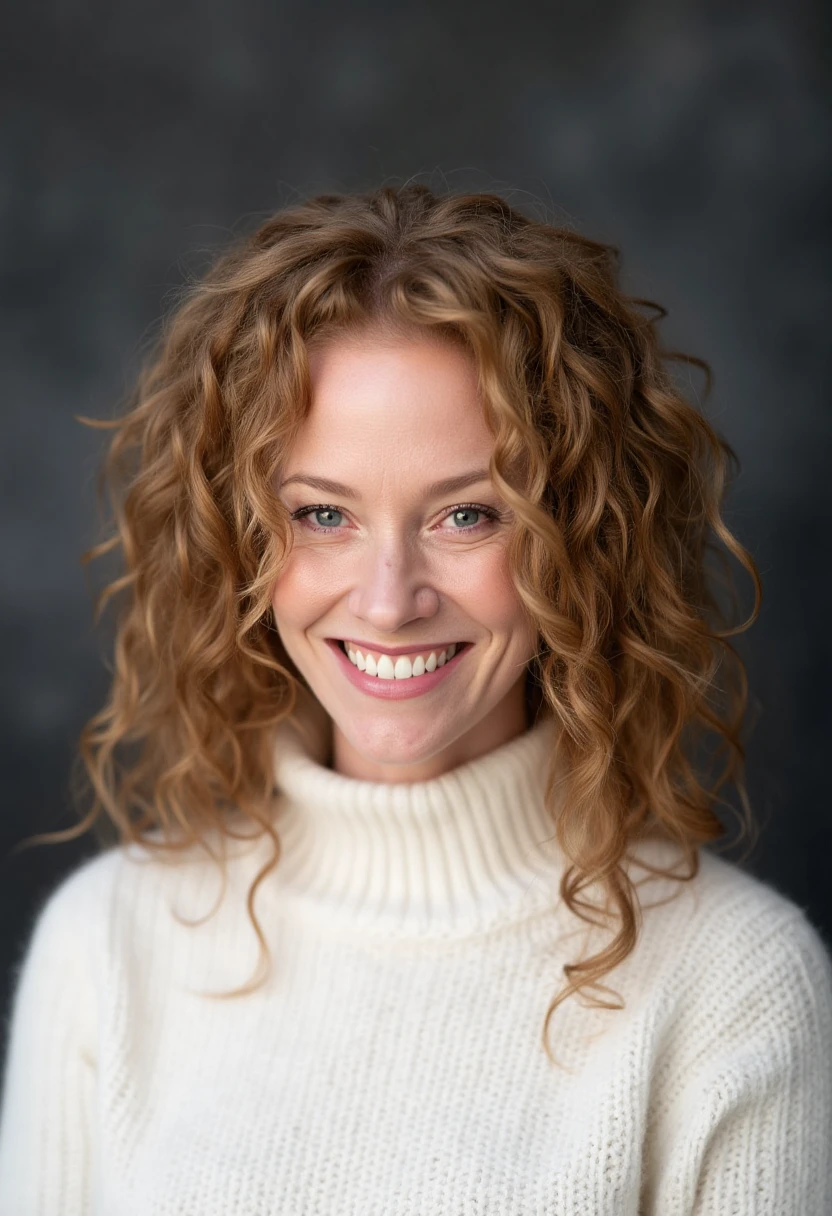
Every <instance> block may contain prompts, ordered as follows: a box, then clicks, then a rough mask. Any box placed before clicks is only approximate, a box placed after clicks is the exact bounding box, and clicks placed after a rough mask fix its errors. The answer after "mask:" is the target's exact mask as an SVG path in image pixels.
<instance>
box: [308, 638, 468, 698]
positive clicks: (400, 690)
mask: <svg viewBox="0 0 832 1216" xmlns="http://www.w3.org/2000/svg"><path fill="white" fill-rule="evenodd" d="M326 645H327V647H328V648H329V649H330V650H331V651H332V653H333V655H334V656H335V657H336V658H337V660H338V665H339V667H340V668H341V670H342V671H343V673H344V675H345V676H346V677H347V679H348V680H349V682H350V683H351V684H352V685H354V686H355V687H356V688H358V689H359V690H360V691H361V692H364V693H367V694H368V695H370V696H374V697H381V698H382V699H383V700H386V701H399V700H401V699H402V698H405V699H408V700H409V699H410V698H411V697H418V696H421V695H422V694H424V693H429V692H432V691H433V689H434V688H437V687H438V686H439V685H440V684H442V683H443V682H444V681H445V679H446V678H447V677H448V676H449V675H450V674H451V673H453V672H454V671H455V670H456V667H457V664H458V663H459V662H460V661H461V660H462V659H463V658H464V656H465V655H466V654H467V653H468V651H469V650H470V649H471V647H472V646H473V642H459V643H452V644H451V645H449V646H447V647H442V648H435V649H434V650H430V649H424V648H423V649H422V650H418V651H417V650H415V649H414V650H412V651H411V652H410V653H409V654H407V655H403V654H400V655H388V654H383V653H381V652H380V651H372V650H368V652H367V658H366V659H365V657H364V654H363V652H361V649H360V647H355V648H353V645H352V643H351V642H350V643H346V642H344V641H343V639H341V638H326ZM348 646H349V650H352V651H353V658H352V659H351V658H350V657H349V650H348V648H347V647H348ZM451 651H453V653H452V654H451V657H450V658H448V657H447V656H448V654H450V653H451ZM358 652H360V653H361V660H360V661H361V664H362V666H361V667H359V665H358V658H357V653H358ZM411 655H415V656H417V657H416V659H415V661H414V662H411ZM375 656H378V663H376V661H375ZM440 659H441V660H442V662H441V663H440V661H439V660H440Z"/></svg>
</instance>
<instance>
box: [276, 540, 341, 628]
mask: <svg viewBox="0 0 832 1216" xmlns="http://www.w3.org/2000/svg"><path fill="white" fill-rule="evenodd" d="M336 597H337V590H336V588H335V586H334V585H333V580H332V569H331V567H330V568H329V570H328V571H327V569H325V568H324V565H323V564H322V563H321V562H316V561H315V560H314V557H313V555H312V554H311V553H305V552H304V551H303V550H302V549H301V550H298V549H295V550H294V551H293V552H292V554H291V555H290V557H289V560H288V562H287V563H286V565H285V566H284V568H283V570H282V572H281V574H280V577H279V578H278V580H277V582H276V583H275V585H274V587H273V588H272V608H273V609H274V613H275V616H276V617H277V620H278V622H279V623H280V624H281V626H289V627H291V626H293V625H294V626H297V627H298V628H303V626H304V625H306V624H308V623H309V622H311V621H314V620H316V619H317V617H319V616H320V615H321V613H322V612H323V611H325V610H326V606H327V604H328V603H330V602H331V601H332V600H333V598H336Z"/></svg>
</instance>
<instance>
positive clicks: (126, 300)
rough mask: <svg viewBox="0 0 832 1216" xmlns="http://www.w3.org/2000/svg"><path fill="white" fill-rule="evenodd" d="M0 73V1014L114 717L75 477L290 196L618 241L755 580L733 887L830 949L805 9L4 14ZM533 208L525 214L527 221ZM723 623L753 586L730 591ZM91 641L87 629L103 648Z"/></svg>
mask: <svg viewBox="0 0 832 1216" xmlns="http://www.w3.org/2000/svg"><path fill="white" fill-rule="evenodd" d="M8 12H9V15H10V16H11V25H12V27H13V28H12V32H11V36H9V34H8V33H7V35H6V36H5V38H4V40H3V42H2V50H1V51H0V90H2V114H1V115H0V157H2V160H1V161H0V207H1V208H2V229H1V230H0V233H1V235H0V239H2V293H1V294H0V308H2V325H0V347H1V348H2V385H3V397H2V410H3V414H2V419H3V433H4V443H3V445H2V464H3V480H2V525H0V526H2V546H3V548H2V563H0V580H2V584H1V588H2V602H1V603H0V614H2V615H1V617H0V623H1V624H2V655H3V672H4V684H3V698H2V732H0V746H2V762H3V778H4V781H3V814H2V838H1V839H0V891H2V904H0V913H2V934H1V935H0V938H1V941H0V949H1V950H2V957H0V974H1V975H2V976H3V977H4V985H3V988H2V992H0V1002H2V1005H0V1011H2V1010H5V1008H6V1006H7V1001H8V994H9V985H10V982H11V978H12V975H13V972H12V970H11V967H12V965H13V963H14V961H15V960H16V959H17V958H19V955H20V950H21V949H22V945H23V942H24V939H25V937H26V935H27V933H28V931H29V927H30V924H31V918H32V916H33V915H34V909H35V907H36V905H37V903H38V901H39V900H40V899H41V898H42V897H43V896H44V895H45V894H46V892H47V891H48V890H49V889H50V888H51V887H52V886H53V885H54V883H55V882H56V881H57V880H58V879H59V877H60V876H61V875H62V874H63V873H65V872H66V871H67V870H68V869H69V868H71V867H72V866H74V865H75V864H76V862H77V861H78V860H79V859H80V857H81V856H83V855H86V853H88V852H89V851H90V850H91V846H90V844H89V843H88V842H82V843H79V844H76V845H72V846H69V845H61V846H47V847H44V848H39V849H36V850H31V851H28V852H26V853H24V854H22V855H20V856H18V857H15V858H13V859H9V858H8V856H7V854H8V851H9V849H10V848H11V846H12V845H13V844H14V843H15V842H16V841H18V840H19V839H20V838H21V837H22V836H24V835H26V834H28V833H30V832H33V831H38V830H46V829H49V828H55V827H61V826H63V827H65V826H67V825H69V824H70V823H71V822H73V820H72V819H71V817H70V813H69V810H68V805H69V797H68V783H69V771H70V764H71V761H72V757H73V754H74V752H75V740H76V735H77V732H78V731H79V729H80V727H81V725H82V724H83V722H84V721H85V720H86V719H87V718H88V717H89V715H91V714H92V713H93V712H94V711H96V710H97V709H98V708H99V707H100V706H101V704H102V702H103V699H104V696H105V691H106V687H107V680H108V676H107V671H106V667H105V664H106V662H107V649H108V644H109V640H110V633H109V631H108V628H107V625H106V623H105V625H103V626H101V627H99V630H98V632H96V631H95V630H94V628H93V625H92V589H94V588H95V587H98V586H100V585H101V584H102V581H103V576H104V574H105V573H107V571H108V569H110V568H108V567H107V566H106V565H105V564H104V563H102V562H98V563H94V564H93V575H92V583H91V584H90V586H89V587H88V583H87V576H86V575H85V573H84V571H83V569H82V567H81V565H80V563H79V555H80V553H81V552H82V551H83V550H84V549H85V548H86V547H87V546H89V545H91V544H92V543H93V542H94V541H95V540H96V539H98V522H97V516H96V508H95V497H94V475H95V471H96V469H97V466H98V458H99V452H100V450H101V445H102V436H101V435H100V434H99V433H97V432H93V431H91V430H89V429H88V428H85V427H83V426H81V425H80V424H79V423H78V422H76V421H75V420H74V419H73V414H75V413H82V414H88V415H92V416H95V417H105V416H108V415H109V414H110V413H111V411H112V409H113V407H114V404H115V403H116V402H117V401H118V400H119V399H121V398H122V397H123V395H124V392H125V390H126V388H127V387H128V386H129V384H130V381H131V377H132V375H133V374H134V372H135V369H136V366H137V361H138V358H139V355H140V352H141V350H142V348H143V345H144V344H145V343H146V340H147V337H148V335H149V334H151V333H152V332H153V326H154V325H155V322H156V319H157V318H158V316H159V315H160V313H161V312H162V310H163V309H164V308H165V307H166V306H167V303H168V302H169V299H170V293H171V291H172V289H174V288H176V287H177V286H178V285H179V284H180V283H181V281H182V275H183V269H184V268H185V266H190V265H191V261H192V259H193V257H194V256H203V254H197V251H206V250H211V249H213V248H216V247H217V246H218V245H219V244H221V243H222V242H223V241H224V240H226V239H227V237H228V236H229V234H230V233H231V232H232V230H235V229H238V228H239V226H240V224H241V223H242V224H243V225H245V226H248V225H251V224H252V223H253V222H254V221H255V219H256V218H257V217H259V216H260V215H262V214H265V213H267V212H269V211H271V210H273V209H274V208H276V207H277V206H280V205H282V204H283V203H285V202H287V201H290V200H291V199H292V198H293V197H294V196H295V194H296V193H297V192H300V193H310V192H315V191H318V190H328V191H331V190H337V189H358V188H366V187H370V186H374V185H377V184H379V183H380V182H382V181H393V182H397V181H398V182H400V181H402V180H403V179H406V178H409V177H411V176H414V175H416V176H418V177H419V178H420V180H424V181H427V182H432V183H433V184H434V185H436V186H439V187H442V186H443V185H447V186H448V187H449V188H451V189H453V190H454V191H457V190H462V189H493V190H497V191H499V192H502V193H504V194H505V195H506V196H507V197H508V198H509V199H510V200H512V201H514V202H516V203H517V204H518V205H519V206H521V207H526V208H529V209H532V210H535V209H537V213H538V214H540V205H541V204H542V205H543V207H544V208H545V209H546V211H547V212H548V215H549V218H553V219H555V220H558V221H560V222H566V223H569V224H571V225H574V226H576V227H577V228H578V229H579V230H580V231H582V232H585V233H586V234H587V235H590V236H595V237H598V238H600V239H603V240H607V241H610V242H612V243H614V244H616V245H618V246H619V247H620V248H621V250H622V254H623V258H624V268H625V284H626V285H627V286H628V287H629V288H630V290H633V291H635V292H638V293H640V294H646V295H648V296H650V297H651V298H654V299H657V300H658V301H660V302H661V303H663V304H664V305H665V306H667V307H668V308H669V309H670V316H669V319H668V320H667V321H666V322H665V323H664V328H665V332H666V334H667V338H668V341H669V342H672V343H673V344H676V345H678V346H680V347H681V348H682V349H684V350H688V351H691V352H693V353H696V354H698V355H701V356H703V357H704V358H706V359H707V360H709V362H710V363H711V364H712V366H713V368H714V371H715V375H716V383H715V390H714V394H713V396H712V398H711V400H710V401H709V402H708V403H707V404H706V405H705V406H704V407H703V408H705V410H706V412H707V413H708V416H709V417H710V418H711V419H712V421H713V422H714V423H715V424H716V425H717V427H718V428H719V429H720V430H721V431H722V432H723V433H724V434H725V435H726V437H727V438H728V439H729V441H730V442H731V443H732V444H733V445H734V447H735V448H736V449H737V452H738V454H739V456H740V459H741V462H742V466H743V471H742V474H741V476H740V477H739V479H738V480H737V481H736V483H735V484H734V487H733V489H732V491H731V494H730V497H729V500H728V512H727V518H728V523H729V526H731V527H732V529H733V530H734V531H735V532H736V533H737V535H738V536H739V539H740V540H741V541H742V542H743V543H744V544H745V545H746V546H747V547H749V548H750V549H751V551H752V552H753V554H754V555H755V557H756V559H757V561H758V564H759V566H760V568H761V571H762V575H763V580H764V585H765V592H766V598H765V601H764V605H763V610H762V614H761V617H760V619H759V621H758V622H757V624H756V625H755V626H754V627H753V629H752V630H751V632H750V634H749V635H747V636H746V637H744V638H741V639H740V641H739V642H738V648H739V651H740V653H741V655H742V656H743V657H744V659H745V660H746V662H747V664H748V668H749V678H750V685H751V691H752V694H753V697H754V698H755V701H756V702H758V703H759V712H758V713H757V718H758V720H757V722H756V725H755V727H754V730H753V732H752V734H751V736H750V739H749V743H748V781H749V790H750V795H751V799H752V802H753V805H754V807H755V810H756V812H757V814H758V816H759V817H760V818H761V819H762V820H763V821H764V822H765V823H766V827H765V830H764V834H763V837H762V840H761V843H760V845H759V847H758V848H757V850H756V852H755V853H754V854H753V855H752V857H751V859H750V860H749V861H748V862H747V863H746V864H747V865H748V868H750V869H752V870H753V871H755V872H756V873H758V874H760V875H761V876H763V877H764V878H765V879H767V880H768V881H770V882H772V883H774V884H775V885H777V886H778V887H779V888H780V889H781V890H783V891H785V892H786V893H787V894H788V895H790V896H791V897H792V898H793V899H794V900H796V901H797V902H798V903H799V904H801V905H802V906H803V907H805V908H806V909H807V910H808V912H809V914H810V916H811V918H812V919H813V921H814V922H815V924H816V925H818V927H819V928H821V930H822V931H823V932H824V933H825V934H826V936H827V940H829V937H830V934H832V903H831V902H830V896H829V884H828V882H827V875H828V868H829V857H830V846H832V828H830V822H829V820H830V815H829V805H830V802H829V795H828V780H827V771H828V770H827V768H826V767H825V766H826V765H827V763H828V760H829V750H830V713H829V709H828V704H829V696H830V685H832V681H831V680H830V674H832V673H830V662H829V658H830V645H829V628H828V619H827V617H828V611H829V604H830V585H831V584H832V580H831V579H830V573H829V560H830V544H829V537H830V524H832V519H830V516H832V507H831V504H832V495H830V470H829V463H830V457H832V445H830V430H832V415H831V414H830V410H829V404H828V399H827V382H828V374H829V365H828V359H827V358H826V350H827V343H826V341H825V339H826V326H827V324H828V318H829V308H828V306H829V279H828V276H827V273H826V266H827V253H828V247H829V224H828V220H827V218H826V216H825V214H824V212H825V207H826V204H827V202H828V193H827V185H828V179H829V173H830V161H829V156H828V152H827V148H828V143H829V126H830V123H829V111H828V108H827V105H826V99H825V98H824V96H823V93H822V64H823V61H824V53H825V37H826V31H825V30H824V29H823V28H822V15H821V14H822V6H821V5H820V4H817V5H811V4H807V3H795V2H791V3H788V4H786V3H779V4H771V3H763V2H760V0H757V2H756V3H754V4H753V5H743V6H742V7H738V8H736V9H735V8H734V7H733V6H732V5H731V4H730V3H726V2H720V3H719V4H713V5H710V6H705V5H695V4H691V3H674V2H672V0H655V2H653V3H650V2H648V0H630V2H629V3H623V4H622V3H612V2H608V3H588V2H586V0H582V3H580V4H569V5H566V4H558V3H556V2H554V0H547V2H546V3H528V2H524V0H519V2H518V0H515V3H512V4H505V3H500V4H493V5H491V4H487V3H482V2H480V3H477V4H474V3H470V4H468V3H453V2H447V0H446V2H443V3H436V2H434V0H431V2H430V3H426V4H418V5H415V6H410V5H398V4H395V3H391V2H390V0H385V2H384V3H382V2H378V3H371V4H356V3H352V4H349V5H342V4H336V3H317V2H315V0H303V2H300V0H296V2H295V3H285V2H284V0H268V2H266V0H264V2H262V3H259V4H258V3H255V0H200V3H198V4H197V3H190V4H186V3H182V2H181V0H167V2H166V3H164V4H163V3H155V4H152V3H149V2H148V0H142V2H141V3H122V4H119V5H112V4H109V3H103V2H101V0H95V2H92V0H87V2H86V3H84V4H81V3H73V2H72V0H63V2H62V3H55V2H53V3H45V4H40V5H38V6H25V5H16V6H14V9H13V10H12V9H11V6H9V8H8ZM538 200H539V201H538ZM735 569H737V577H738V578H739V580H740V585H741V588H742V591H743V603H744V604H745V606H746V607H748V606H749V605H750V602H751V599H750V584H749V582H748V580H747V579H746V578H745V576H744V575H743V574H742V572H741V570H739V568H738V567H735ZM109 619H110V618H109V614H108V615H107V616H105V622H106V621H108V620H109Z"/></svg>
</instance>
